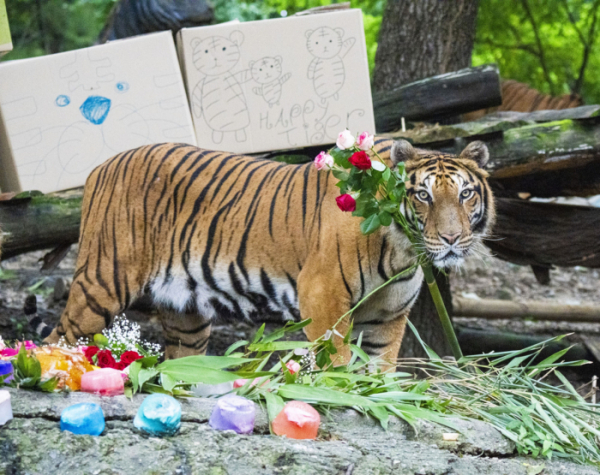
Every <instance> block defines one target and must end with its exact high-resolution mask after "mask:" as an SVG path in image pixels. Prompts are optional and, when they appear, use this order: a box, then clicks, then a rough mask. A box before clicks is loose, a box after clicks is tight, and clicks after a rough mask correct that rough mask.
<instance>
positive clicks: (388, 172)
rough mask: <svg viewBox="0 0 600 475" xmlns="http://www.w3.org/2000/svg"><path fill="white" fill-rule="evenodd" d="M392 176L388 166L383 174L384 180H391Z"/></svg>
mask: <svg viewBox="0 0 600 475" xmlns="http://www.w3.org/2000/svg"><path fill="white" fill-rule="evenodd" d="M391 176H392V171H391V170H390V169H389V168H386V169H385V171H384V172H383V173H382V174H381V178H382V179H383V180H384V181H389V179H390V178H391Z"/></svg>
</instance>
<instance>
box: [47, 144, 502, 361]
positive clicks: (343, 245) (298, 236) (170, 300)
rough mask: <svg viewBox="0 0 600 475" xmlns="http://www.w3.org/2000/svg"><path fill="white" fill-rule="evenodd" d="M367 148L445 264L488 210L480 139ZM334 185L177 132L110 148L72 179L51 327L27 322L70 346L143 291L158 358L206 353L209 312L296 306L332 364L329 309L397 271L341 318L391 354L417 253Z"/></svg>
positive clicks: (385, 356) (466, 244)
mask: <svg viewBox="0 0 600 475" xmlns="http://www.w3.org/2000/svg"><path fill="white" fill-rule="evenodd" d="M374 149H375V150H376V151H377V152H378V153H379V155H380V156H381V157H382V159H383V160H384V161H385V163H386V164H387V165H388V166H389V167H392V168H393V167H396V166H397V165H398V164H399V163H401V162H402V163H404V164H405V170H406V173H407V181H406V193H407V199H409V200H410V201H411V203H412V204H413V206H412V207H410V206H409V207H406V210H405V211H404V212H405V214H406V216H407V218H409V219H410V220H411V222H412V223H413V224H414V225H415V226H418V227H419V229H420V230H421V231H422V235H423V247H424V250H425V252H426V253H427V255H428V257H429V258H430V259H431V260H432V261H433V263H434V264H435V265H436V266H437V267H440V268H445V267H448V266H456V265H460V264H461V262H462V261H463V259H464V258H465V257H466V256H467V255H469V253H470V252H471V251H472V250H473V248H474V246H475V245H476V243H478V242H480V241H481V239H482V238H483V237H485V234H486V232H487V230H488V229H489V228H490V226H491V225H492V224H493V222H494V219H495V208H494V199H493V195H492V192H491V190H490V187H489V185H488V182H487V177H488V174H487V173H486V171H485V170H484V167H485V164H486V163H487V161H488V158H489V153H488V150H487V147H486V146H485V144H483V143H482V142H472V143H471V144H469V145H468V146H467V147H466V148H465V149H464V150H463V151H462V153H461V154H460V155H459V156H454V155H449V154H444V153H440V152H432V151H426V150H419V149H416V148H413V146H412V145H411V144H410V143H408V142H407V141H404V140H400V141H397V142H393V141H392V140H388V139H384V138H376V140H375V145H374ZM336 181H337V180H336V179H335V178H334V177H333V174H332V173H331V171H330V170H325V169H323V170H317V168H316V167H315V166H314V165H313V164H312V163H307V164H300V165H292V164H286V163H280V162H276V161H273V160H268V159H261V158H256V157H250V156H244V155H237V154H230V153H224V152H218V151H211V150H204V149H200V148H197V147H194V146H190V145H185V144H155V145H147V146H144V147H140V148H136V149H134V150H130V151H128V152H124V153H120V154H118V155H116V156H115V157H113V158H111V159H109V160H108V161H107V162H105V163H104V164H103V165H100V166H99V167H97V168H96V169H95V170H93V172H92V173H91V175H90V176H89V178H88V179H87V182H86V184H85V188H84V195H83V203H82V221H81V233H80V238H79V254H78V257H77V261H76V270H75V274H74V277H73V283H72V285H71V291H70V294H69V297H68V301H67V304H66V307H65V310H64V312H63V313H62V315H61V318H60V322H59V323H58V325H57V326H56V328H54V329H52V330H51V329H50V328H49V327H46V328H43V327H42V326H40V325H39V320H38V321H37V322H36V324H38V331H39V332H41V333H42V334H44V336H46V335H47V338H46V342H47V343H57V342H58V341H59V339H61V338H64V339H65V340H66V342H67V343H70V344H74V343H76V342H77V341H78V340H79V339H80V338H83V337H89V336H91V335H93V334H95V333H99V332H101V331H102V330H103V329H104V328H105V327H107V326H109V325H110V324H111V320H112V318H113V316H115V315H117V314H120V313H121V312H123V311H124V310H126V309H127V308H128V307H129V306H130V305H131V303H132V302H133V301H134V300H135V299H136V298H137V297H139V296H140V295H142V294H143V293H144V292H149V293H150V294H151V295H152V297H153V299H154V301H155V303H156V304H157V307H158V308H159V309H160V321H161V323H162V327H163V334H164V337H165V341H166V345H165V358H167V359H170V358H178V357H183V356H189V355H196V354H205V352H206V349H207V345H208V341H209V336H210V329H211V324H212V322H213V321H214V320H215V319H216V318H217V317H222V318H235V319H247V320H250V321H253V322H256V321H260V320H264V317H266V316H268V317H270V318H269V319H272V318H279V319H281V321H282V322H283V321H300V320H304V319H309V318H310V319H311V322H310V323H309V324H308V325H307V326H306V327H304V332H305V334H306V336H307V338H308V339H309V340H310V341H314V340H315V339H317V338H319V337H321V336H323V335H325V334H327V332H328V330H330V329H332V327H334V325H336V323H337V326H336V327H335V330H336V331H334V332H333V336H331V333H329V334H328V335H329V336H330V337H332V338H333V344H334V345H335V347H336V348H337V350H338V354H337V355H336V358H338V359H337V360H336V362H343V361H346V362H347V361H348V358H349V357H350V349H349V346H348V344H347V343H346V344H344V341H343V338H342V336H343V335H345V334H346V333H347V332H348V331H349V330H350V317H346V318H345V319H342V320H341V321H339V322H338V320H339V319H340V316H342V315H344V314H345V313H346V312H348V311H349V310H350V309H351V308H353V307H354V306H355V305H356V304H357V303H358V302H359V301H361V300H362V299H363V298H365V297H366V296H367V295H368V294H369V293H370V292H372V291H374V290H375V289H377V288H378V287H379V286H381V285H382V284H383V283H385V282H387V281H388V280H389V279H390V278H391V277H392V276H396V275H397V274H399V273H401V272H403V271H404V274H403V275H401V276H399V277H397V278H396V280H395V281H393V282H392V283H390V284H389V285H387V286H386V287H384V288H382V289H380V290H378V291H377V292H375V293H373V295H371V296H370V297H368V298H367V300H366V301H365V302H364V304H362V305H360V306H359V307H358V308H357V309H356V310H355V311H354V312H353V314H352V317H351V318H352V324H353V327H352V336H353V337H354V338H356V337H358V335H359V334H361V333H362V335H363V336H362V349H363V350H364V351H366V352H367V353H368V354H369V355H371V356H373V357H379V358H380V359H381V361H382V362H387V363H385V364H388V365H393V361H394V360H395V359H396V357H397V354H398V350H399V348H400V345H401V342H402V338H403V335H404V330H405V326H406V321H407V316H408V313H409V311H410V309H411V307H412V306H413V304H414V303H415V301H416V299H417V296H418V295H419V291H420V289H421V284H422V281H423V273H422V270H421V268H420V267H418V266H414V265H413V264H414V263H415V260H416V259H417V251H415V250H414V249H413V247H412V245H411V243H410V242H409V240H408V239H407V237H406V236H405V234H404V233H403V231H402V230H401V228H400V227H399V226H397V225H395V224H392V225H391V226H389V227H382V228H380V229H379V230H378V231H376V232H374V233H373V234H370V235H368V236H365V235H363V234H361V231H360V219H358V218H356V217H353V216H352V214H351V213H346V212H342V211H341V210H340V209H339V208H338V207H337V204H336V200H335V197H336V196H338V195H339V189H338V188H337V187H336ZM418 252H422V250H419V251H418ZM411 267H412V268H411ZM50 330H51V332H50ZM336 364H337V363H336Z"/></svg>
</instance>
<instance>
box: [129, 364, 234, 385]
mask: <svg viewBox="0 0 600 475" xmlns="http://www.w3.org/2000/svg"><path fill="white" fill-rule="evenodd" d="M143 371H150V370H142V371H140V375H139V379H140V385H141V384H142V383H141V381H142V372H143ZM160 372H161V374H168V375H169V376H170V377H171V378H173V379H176V380H178V381H183V382H184V383H187V384H197V383H205V384H221V383H226V382H228V381H235V380H236V379H239V378H240V377H242V376H240V375H238V373H234V372H230V371H222V370H220V369H212V368H206V367H203V366H196V367H191V366H181V367H172V368H170V369H167V370H161V371H160Z"/></svg>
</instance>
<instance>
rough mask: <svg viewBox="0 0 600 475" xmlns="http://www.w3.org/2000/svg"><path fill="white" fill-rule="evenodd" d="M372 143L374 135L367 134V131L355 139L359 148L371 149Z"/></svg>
mask: <svg viewBox="0 0 600 475" xmlns="http://www.w3.org/2000/svg"><path fill="white" fill-rule="evenodd" d="M373 143H374V137H373V136H372V135H369V132H363V133H362V134H360V135H359V136H358V139H356V146H357V147H358V148H360V149H361V150H365V151H366V150H371V148H372V147H373Z"/></svg>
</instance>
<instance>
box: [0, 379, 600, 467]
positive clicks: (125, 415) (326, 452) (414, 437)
mask: <svg viewBox="0 0 600 475" xmlns="http://www.w3.org/2000/svg"><path fill="white" fill-rule="evenodd" d="M10 392H11V395H12V401H13V412H14V416H15V418H14V420H13V421H11V422H10V423H8V424H7V425H6V426H4V427H2V428H0V453H1V454H2V456H0V474H1V473H7V474H8V473H11V474H12V473H69V474H78V473H90V474H104V473H107V474H108V473H123V474H133V473H157V474H163V473H165V474H166V473H181V474H188V473H189V474H196V473H198V474H205V473H206V474H243V475H254V474H261V475H262V474H301V475H309V474H319V475H321V474H329V473H331V474H388V473H390V474H391V473H395V474H428V475H442V474H460V475H488V474H489V475H500V474H510V475H512V474H515V475H527V471H528V470H527V469H528V466H536V465H542V464H544V465H545V470H544V474H545V475H592V474H598V473H600V472H598V471H597V470H596V469H595V468H593V467H589V466H581V465H575V464H570V463H558V462H547V461H543V460H541V459H539V460H533V459H526V458H522V457H514V458H513V457H511V456H512V454H513V452H514V446H513V445H512V443H510V442H509V441H507V440H506V439H505V438H504V437H502V436H501V435H500V433H499V432H498V431H496V430H495V429H494V428H492V427H490V426H489V425H487V424H485V423H483V422H480V421H458V420H457V421H456V422H457V425H460V427H461V431H462V434H461V436H460V437H459V441H458V442H443V441H442V434H443V433H444V432H450V431H451V430H450V429H446V428H444V427H442V426H439V425H437V424H433V423H429V422H424V421H421V422H419V423H418V424H417V425H416V427H415V428H414V429H413V428H411V427H410V426H409V425H408V424H406V423H405V422H403V421H400V420H391V421H390V427H389V430H388V431H385V430H383V429H382V428H381V427H380V426H379V424H378V423H377V422H376V421H374V420H372V419H370V418H369V417H365V416H362V415H360V414H358V413H356V412H354V411H352V410H348V411H333V412H332V416H333V420H327V419H326V418H325V417H323V424H322V431H321V432H320V435H319V439H318V440H316V441H296V440H290V439H286V438H284V437H275V436H271V435H268V424H267V417H266V412H265V411H264V409H259V411H258V412H257V428H256V433H255V434H252V435H248V436H243V435H237V434H235V433H233V432H230V431H227V432H218V431H215V430H213V429H211V428H210V426H209V425H208V423H207V421H208V417H209V415H210V413H211V411H212V407H213V406H214V404H215V400H214V399H202V398H194V399H186V400H182V412H183V417H182V419H183V422H182V427H181V430H180V432H179V433H178V434H177V435H176V436H174V437H169V438H164V439H159V438H154V437H148V436H146V435H144V434H141V433H140V432H138V431H137V430H136V429H135V428H134V427H133V423H132V420H133V417H134V415H135V413H136V411H137V408H138V407H139V405H140V404H141V401H142V399H143V398H144V396H143V395H136V396H135V397H134V398H133V400H132V401H130V400H129V399H127V398H125V397H124V396H119V397H114V398H101V397H97V396H93V395H90V394H85V393H62V394H43V393H37V392H32V391H24V390H14V389H10ZM83 401H88V402H96V403H98V404H100V405H101V406H102V408H103V410H104V413H105V416H106V420H107V429H106V431H105V433H104V434H103V435H102V436H100V437H91V436H76V435H73V434H70V433H68V432H61V431H60V429H59V425H58V420H59V419H60V413H61V411H62V410H63V409H64V408H65V407H67V406H68V405H71V404H75V403H78V402H83ZM475 455H478V456H475ZM497 457H499V458H497ZM526 464H528V465H526Z"/></svg>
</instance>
